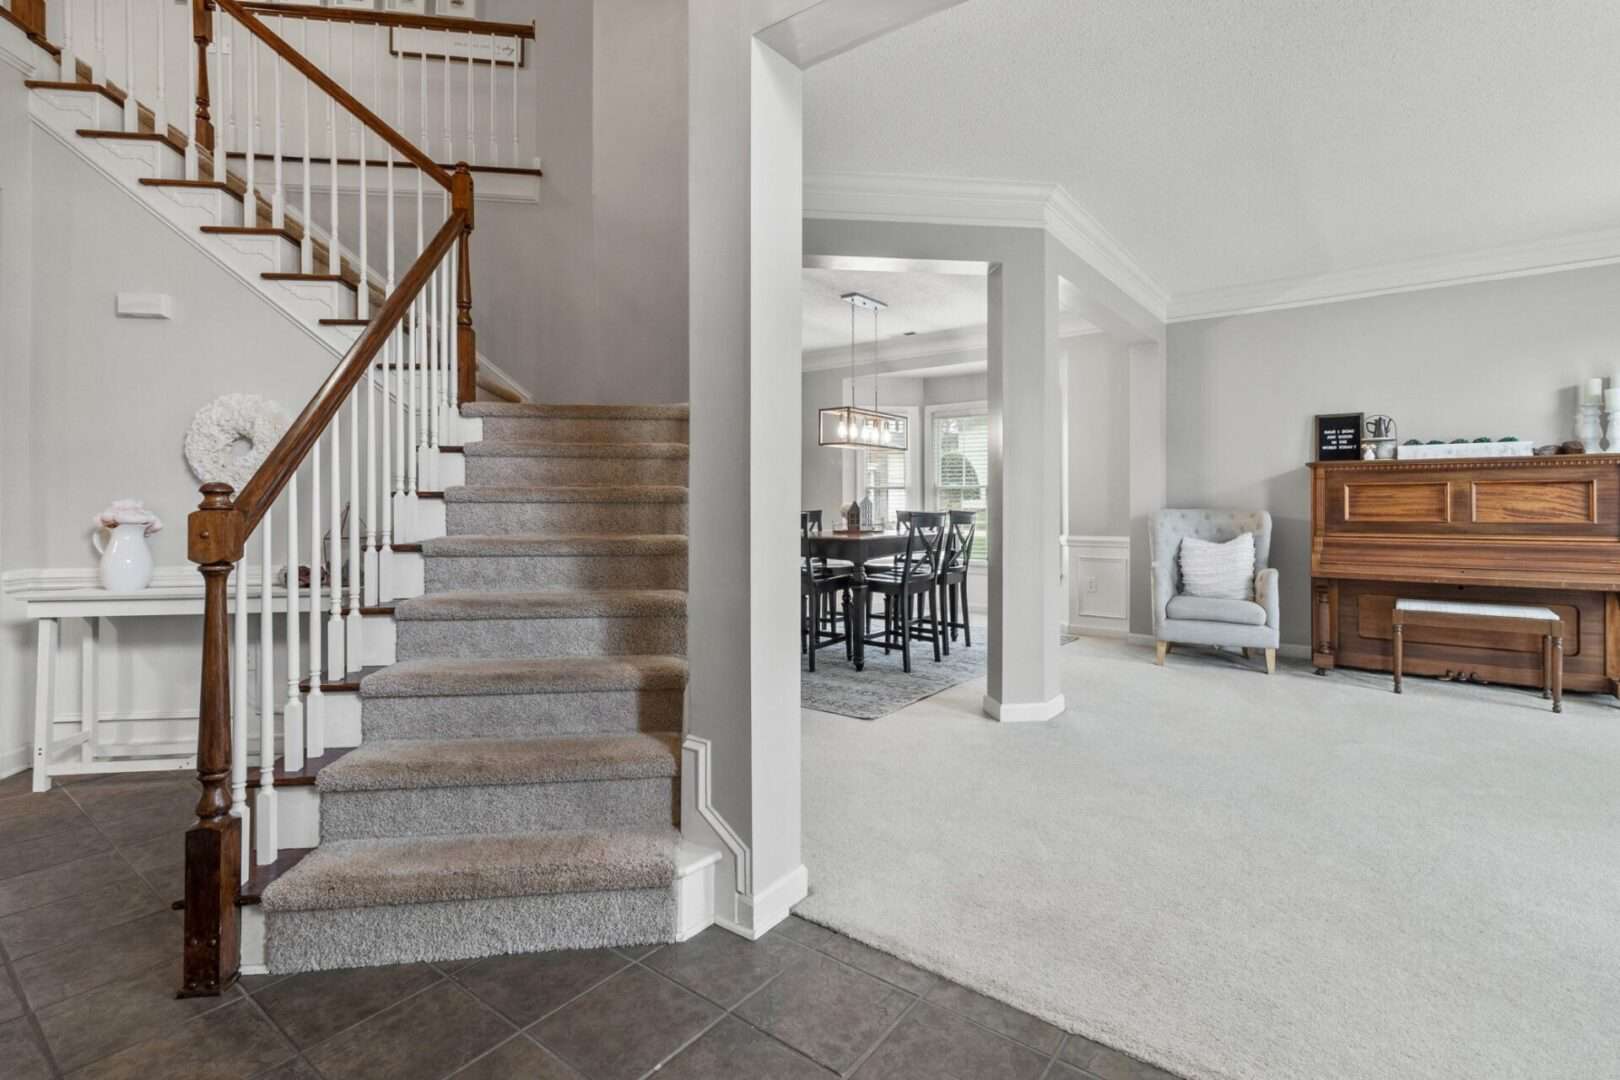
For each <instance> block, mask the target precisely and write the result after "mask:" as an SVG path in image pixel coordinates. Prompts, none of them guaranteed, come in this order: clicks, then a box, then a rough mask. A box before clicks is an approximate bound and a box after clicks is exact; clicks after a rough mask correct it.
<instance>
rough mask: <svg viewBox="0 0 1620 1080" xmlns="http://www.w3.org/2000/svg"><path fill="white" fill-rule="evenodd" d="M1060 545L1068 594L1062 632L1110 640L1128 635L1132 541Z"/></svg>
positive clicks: (1078, 540) (1100, 539)
mask: <svg viewBox="0 0 1620 1080" xmlns="http://www.w3.org/2000/svg"><path fill="white" fill-rule="evenodd" d="M1060 543H1061V545H1062V547H1063V568H1064V579H1065V581H1066V582H1067V584H1068V593H1069V603H1068V611H1067V613H1066V614H1065V617H1064V623H1063V629H1064V630H1065V631H1066V632H1068V633H1070V634H1099V635H1103V636H1107V637H1120V636H1123V635H1124V634H1126V633H1127V632H1129V630H1130V626H1131V538H1130V537H1129V536H1064V537H1063V538H1062V539H1061V541H1060Z"/></svg>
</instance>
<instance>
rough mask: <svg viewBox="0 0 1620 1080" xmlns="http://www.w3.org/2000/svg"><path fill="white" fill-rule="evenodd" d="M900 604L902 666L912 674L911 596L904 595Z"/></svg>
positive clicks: (907, 672) (908, 673) (906, 671)
mask: <svg viewBox="0 0 1620 1080" xmlns="http://www.w3.org/2000/svg"><path fill="white" fill-rule="evenodd" d="M901 599H902V603H901V604H900V666H901V668H902V669H903V670H904V671H905V673H906V674H907V675H910V674H911V597H909V596H902V598H901Z"/></svg>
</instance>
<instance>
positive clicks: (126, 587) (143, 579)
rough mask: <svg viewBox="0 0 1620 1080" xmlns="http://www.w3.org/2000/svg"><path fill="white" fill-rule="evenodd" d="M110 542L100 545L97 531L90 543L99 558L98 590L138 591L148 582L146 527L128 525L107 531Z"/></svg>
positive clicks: (100, 540)
mask: <svg viewBox="0 0 1620 1080" xmlns="http://www.w3.org/2000/svg"><path fill="white" fill-rule="evenodd" d="M107 531H108V532H110V533H112V539H110V540H108V541H106V542H105V543H103V542H102V539H101V533H99V532H97V533H95V534H94V536H93V537H92V540H91V542H92V543H94V544H95V545H96V551H97V552H98V553H99V554H100V555H101V587H102V588H103V589H106V590H107V591H108V592H119V593H126V592H140V591H141V590H142V589H144V588H146V587H147V586H148V585H150V584H151V583H152V549H151V548H149V547H147V546H146V526H145V525H137V524H134V523H130V524H127V525H115V526H113V527H112V528H111V529H108V530H107Z"/></svg>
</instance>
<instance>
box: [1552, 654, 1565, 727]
mask: <svg viewBox="0 0 1620 1080" xmlns="http://www.w3.org/2000/svg"><path fill="white" fill-rule="evenodd" d="M1552 654H1553V665H1552V696H1553V712H1555V713H1561V712H1563V711H1564V639H1563V638H1562V637H1555V638H1553V639H1552Z"/></svg>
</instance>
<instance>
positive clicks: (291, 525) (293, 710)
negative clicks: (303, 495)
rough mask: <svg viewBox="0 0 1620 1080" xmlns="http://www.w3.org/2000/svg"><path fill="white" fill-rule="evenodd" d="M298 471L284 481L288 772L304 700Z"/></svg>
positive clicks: (284, 746)
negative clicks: (300, 648)
mask: <svg viewBox="0 0 1620 1080" xmlns="http://www.w3.org/2000/svg"><path fill="white" fill-rule="evenodd" d="M298 593H299V587H298V474H297V473H296V472H295V473H293V475H292V477H291V479H289V480H288V481H287V703H286V704H285V705H283V706H282V707H281V761H282V767H283V768H285V769H287V771H289V772H297V771H298V770H300V769H302V768H303V767H304V702H303V699H302V698H301V697H300V696H299V692H298V669H299V667H300V666H301V665H302V664H303V657H301V656H300V655H299V652H298V618H299V614H300V613H299V611H298Z"/></svg>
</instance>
